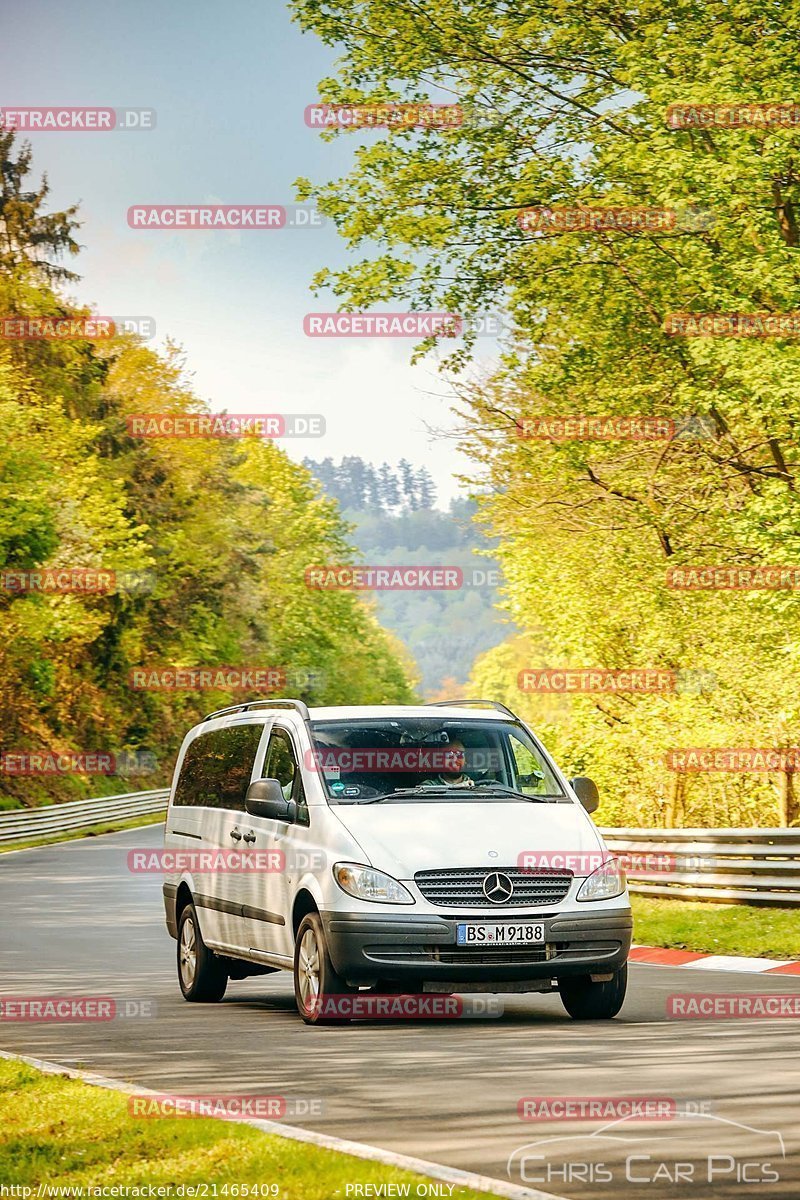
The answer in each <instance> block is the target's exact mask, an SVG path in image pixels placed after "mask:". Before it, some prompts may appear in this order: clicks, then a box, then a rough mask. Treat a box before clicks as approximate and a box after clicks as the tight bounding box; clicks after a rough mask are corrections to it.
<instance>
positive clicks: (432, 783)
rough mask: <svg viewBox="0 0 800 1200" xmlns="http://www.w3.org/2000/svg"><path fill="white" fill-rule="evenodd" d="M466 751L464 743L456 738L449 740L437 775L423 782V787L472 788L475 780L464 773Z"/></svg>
mask: <svg viewBox="0 0 800 1200" xmlns="http://www.w3.org/2000/svg"><path fill="white" fill-rule="evenodd" d="M466 761H467V752H466V750H465V749H464V743H463V742H462V741H459V740H458V739H457V738H456V739H454V740H453V741H452V742H450V743H449V744H448V746H447V748H446V750H445V752H444V764H443V766H442V768H441V770H440V772H439V774H438V775H434V776H433V777H432V778H430V779H426V780H424V782H423V787H425V786H426V785H427V786H428V787H451V788H474V787H475V780H474V779H470V777H469V775H465V774H464V764H465V762H466Z"/></svg>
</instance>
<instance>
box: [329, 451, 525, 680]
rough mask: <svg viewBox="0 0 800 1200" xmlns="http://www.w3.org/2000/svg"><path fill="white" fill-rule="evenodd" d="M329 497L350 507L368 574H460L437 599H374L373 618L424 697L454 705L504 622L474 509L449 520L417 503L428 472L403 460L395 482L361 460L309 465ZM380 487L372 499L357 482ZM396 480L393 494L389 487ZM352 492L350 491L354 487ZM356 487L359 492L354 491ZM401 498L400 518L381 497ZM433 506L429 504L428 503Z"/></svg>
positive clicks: (392, 595)
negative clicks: (399, 646)
mask: <svg viewBox="0 0 800 1200" xmlns="http://www.w3.org/2000/svg"><path fill="white" fill-rule="evenodd" d="M306 463H307V465H308V466H309V467H310V468H311V469H313V470H314V472H315V473H316V474H317V475H318V477H319V478H320V480H321V482H323V484H324V485H325V487H326V491H328V492H329V493H330V492H333V493H334V494H338V495H339V496H340V498H341V499H342V500H346V499H350V501H351V507H350V508H345V511H344V514H343V515H344V517H345V519H346V520H347V521H348V522H350V524H351V537H352V540H353V541H354V543H355V545H356V547H357V550H358V555H359V559H360V561H362V562H363V563H365V564H367V565H369V566H385V565H389V566H395V565H396V566H421V567H425V566H428V567H430V566H448V567H457V568H460V569H461V571H462V573H463V579H464V586H463V587H461V588H458V589H453V590H441V591H422V590H419V591H403V590H398V591H383V592H380V591H379V592H375V593H374V598H373V607H374V612H375V616H376V618H377V619H378V620H379V621H380V623H381V625H382V626H383V627H384V628H385V629H389V630H391V631H392V633H394V634H395V635H396V636H397V638H398V639H399V640H400V641H401V642H402V643H403V644H404V645H405V646H406V647H407V648H408V651H409V652H410V655H411V657H412V658H413V661H414V663H415V664H416V669H417V670H418V671H419V676H420V686H421V688H422V691H423V693H424V694H425V696H427V697H428V698H431V699H437V698H440V697H442V698H445V699H446V698H448V697H449V698H453V697H454V696H455V695H456V693H463V692H464V689H465V688H466V686H467V680H468V678H469V674H470V670H471V668H472V664H473V662H474V660H475V657H476V655H479V654H481V653H482V652H483V651H485V650H487V649H489V647H491V646H495V645H496V644H497V643H498V642H500V641H501V640H502V638H503V636H504V635H505V633H506V631H507V628H508V620H507V618H505V617H504V616H502V615H501V613H500V612H499V611H498V608H497V582H496V580H497V576H498V569H497V564H496V562H495V561H494V560H493V559H492V558H491V550H490V543H489V540H488V539H487V538H485V537H484V536H482V534H481V532H480V530H478V529H477V528H476V526H475V523H474V521H473V520H472V518H473V516H474V514H475V505H474V504H470V503H469V502H467V501H464V500H454V501H453V502H452V503H451V504H450V507H449V510H448V511H447V512H442V511H441V510H440V509H435V508H431V507H429V506H428V505H427V504H425V503H420V501H421V500H423V499H424V497H425V488H424V487H423V488H422V489H421V488H420V486H419V485H420V483H422V484H423V485H424V484H425V480H426V476H427V472H425V470H424V468H423V469H422V471H419V472H414V471H413V469H412V468H411V467H410V465H409V464H408V463H406V462H405V461H403V460H401V462H400V464H399V470H398V472H397V473H396V474H395V473H394V472H392V471H391V468H388V467H387V464H386V463H384V464H383V465H382V466H381V467H380V468H379V469H378V470H377V471H376V470H375V469H374V468H373V467H372V466H371V465H370V464H369V463H364V462H362V460H361V459H359V458H347V459H343V460H342V463H341V464H340V465H339V466H338V467H337V466H336V465H335V464H333V463H331V461H330V460H329V459H328V460H324V461H323V462H322V463H313V462H311V461H310V460H306ZM370 479H372V480H374V481H376V482H377V484H378V486H377V488H376V489H375V490H376V492H377V496H376V497H375V499H373V497H371V496H370V494H369V493H370V489H369V487H365V486H364V485H363V482H362V481H367V482H368V481H369V480H370ZM393 479H395V480H396V484H397V486H396V488H394V489H391V490H390V489H389V488H387V487H386V481H387V480H388V481H389V483H391V481H392V480H393ZM354 485H355V486H354ZM359 485H361V486H359ZM395 494H397V496H398V497H402V498H403V506H402V507H400V508H399V510H398V511H391V510H392V508H393V507H394V504H393V502H392V500H391V499H390V500H389V501H388V502H387V500H386V496H387V495H388V496H389V497H392V496H393V495H395ZM431 498H432V497H431Z"/></svg>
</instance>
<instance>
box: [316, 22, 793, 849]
mask: <svg viewBox="0 0 800 1200" xmlns="http://www.w3.org/2000/svg"><path fill="white" fill-rule="evenodd" d="M294 7H295V13H296V16H297V19H298V20H299V21H300V22H301V23H302V24H303V25H304V26H305V27H306V28H309V29H313V30H314V31H315V32H316V33H317V34H319V36H321V37H322V38H323V39H324V40H325V41H326V42H328V43H330V44H333V43H334V42H341V43H343V44H344V48H345V51H346V54H345V56H344V57H343V58H342V59H341V62H340V68H339V74H338V76H337V78H336V79H333V80H325V81H323V84H322V85H321V91H322V95H323V98H324V99H325V100H327V101H330V102H353V101H355V100H362V101H366V100H377V99H381V100H388V99H392V98H396V99H400V100H403V101H413V100H416V99H431V98H433V99H436V100H442V99H444V98H446V99H450V100H455V101H458V102H461V103H463V104H464V105H465V107H466V108H467V109H468V110H469V111H470V112H472V113H473V114H474V113H475V112H476V111H477V112H478V113H483V114H484V118H485V119H484V120H482V121H478V120H468V121H465V122H464V123H463V125H461V126H460V127H457V128H455V129H451V130H448V131H446V132H442V131H426V132H422V133H420V132H418V131H414V130H408V129H402V130H401V129H393V130H391V131H390V132H382V133H379V134H376V133H375V132H370V133H363V134H355V135H353V136H355V137H356V138H357V139H358V140H359V142H360V143H361V144H360V145H359V147H358V149H357V150H356V155H355V164H354V166H353V169H352V170H351V172H350V173H349V175H348V176H347V177H346V178H345V179H343V180H339V181H336V182H333V183H329V184H325V185H321V186H320V185H312V184H309V183H308V182H305V183H302V184H301V187H302V189H303V191H304V193H305V194H308V195H314V196H315V198H316V200H317V202H318V203H319V204H320V206H321V207H322V208H323V209H324V211H326V212H327V213H329V214H330V215H331V216H332V217H333V218H334V220H335V221H336V222H337V225H338V228H339V230H340V232H341V234H342V235H343V237H344V238H345V239H346V240H347V242H348V244H349V246H350V247H351V248H352V249H353V250H354V251H358V250H359V249H362V250H363V251H364V252H366V253H367V255H368V257H367V259H366V260H365V261H358V259H357V258H355V256H354V259H353V261H352V262H351V265H349V266H347V267H345V268H344V269H343V270H342V271H339V272H338V273H336V274H334V275H328V276H326V277H324V278H323V277H320V279H319V282H320V283H329V284H330V285H331V286H332V288H333V291H334V294H335V295H337V296H338V297H339V299H340V302H341V304H342V306H343V307H356V306H358V307H361V306H364V307H369V306H371V305H374V304H378V303H381V302H383V301H385V300H391V301H392V302H393V303H395V304H396V303H397V302H398V301H400V302H405V303H408V304H409V305H410V306H412V307H414V308H425V309H432V310H436V311H441V310H448V311H451V312H456V313H460V314H461V315H463V316H465V317H469V316H471V315H474V314H478V313H480V312H482V311H486V310H487V309H489V310H491V309H492V308H502V309H503V310H504V311H505V312H507V314H508V316H509V321H510V325H511V333H510V334H509V336H508V338H507V339H506V342H505V346H504V354H503V357H502V360H501V362H500V363H499V365H498V366H497V368H496V370H494V371H493V372H491V373H490V375H489V376H488V378H485V379H483V380H479V381H475V380H472V381H470V382H469V383H468V384H466V385H461V386H460V388H459V392H460V397H461V402H462V403H461V411H462V415H463V418H464V449H465V451H466V452H467V453H468V454H469V455H470V456H471V457H472V459H473V461H474V463H475V469H476V476H477V479H478V480H479V482H480V485H481V493H482V495H483V496H484V500H483V503H482V516H483V518H484V519H485V520H486V522H487V523H488V526H489V528H490V530H491V532H492V533H493V534H494V535H495V536H496V537H498V538H499V544H498V548H497V556H498V559H499V561H500V563H501V565H502V568H503V572H504V575H505V577H506V579H507V587H506V592H505V594H506V600H507V603H508V605H509V608H510V611H511V614H512V616H513V618H514V620H515V621H516V622H517V624H518V625H519V626H520V627H521V628H522V629H523V630H525V631H526V632H527V634H528V637H529V640H528V646H527V651H526V653H528V654H530V655H532V658H531V659H529V660H528V661H524V660H523V658H522V657H521V651H520V646H519V644H517V643H515V644H513V645H512V646H511V647H510V651H507V650H506V649H494V650H490V651H489V653H488V656H487V657H486V658H485V659H484V660H483V662H482V663H480V664H479V665H478V668H477V670H476V673H475V680H476V687H477V690H485V687H483V686H481V684H482V681H484V682H486V681H487V679H488V678H492V679H494V680H495V681H496V683H497V687H498V688H499V692H498V693H496V694H500V696H501V698H503V697H505V698H507V699H510V698H513V699H514V700H515V702H516V704H517V706H521V707H522V708H523V709H525V710H526V711H528V712H529V713H530V714H531V715H532V716H533V717H536V716H537V715H539V716H542V717H543V719H545V723H546V725H547V729H548V731H549V732H548V739H549V741H550V743H551V745H552V748H553V749H554V750H555V751H556V752H557V753H558V754H559V755H560V756H561V757H562V758H563V759H564V760H565V762H566V764H567V765H568V766H570V767H572V768H574V769H576V770H577V769H578V768H580V769H581V770H584V771H587V772H591V773H592V774H593V775H596V776H597V779H598V782H599V783H600V784H601V786H602V788H603V791H604V795H605V801H604V807H603V809H602V810H601V812H602V814H603V816H604V818H605V819H607V820H609V821H612V820H618V821H622V822H625V823H628V822H630V823H637V822H641V823H644V824H652V823H654V822H655V823H667V824H672V823H674V822H678V823H680V822H686V823H689V824H751V823H764V824H768V825H772V824H777V823H797V822H798V820H800V808H798V804H797V801H796V798H795V796H794V794H793V780H792V773H791V772H789V773H786V772H780V773H776V774H774V775H766V774H762V775H757V774H744V775H742V774H739V775H734V774H723V775H719V774H716V775H715V774H705V775H699V776H697V775H686V776H684V775H677V774H676V773H675V772H670V771H669V770H668V769H667V767H666V765H665V762H664V754H665V753H666V751H668V750H669V749H671V748H681V747H685V746H706V745H707V746H745V747H761V746H764V747H797V745H798V733H797V731H798V728H799V727H800V699H798V689H797V685H796V680H797V669H798V649H799V648H800V628H799V627H798V617H799V616H800V610H799V609H798V604H800V601H799V600H798V597H797V593H796V591H794V592H792V591H782V592H761V593H746V592H736V593H724V592H711V593H691V592H684V593H682V592H676V591H672V590H670V589H669V588H668V587H667V586H666V571H667V568H668V567H670V566H676V565H678V566H680V565H683V564H692V565H700V564H705V563H718V564H728V563H736V564H742V565H757V564H775V565H779V564H791V563H796V562H798V561H800V558H799V556H800V509H799V508H798V492H797V476H798V468H800V451H799V450H798V437H797V432H798V427H800V404H799V403H798V402H799V401H800V345H798V342H797V340H796V339H792V338H788V337H782V338H781V337H767V338H764V339H758V338H756V339H747V338H742V339H735V338H710V337H699V338H687V337H685V336H676V335H674V334H670V333H668V332H667V330H666V328H665V318H667V317H668V315H669V314H670V313H674V312H681V311H689V312H696V313H699V312H707V311H708V312H713V311H722V312H726V313H735V312H744V313H759V312H771V313H790V312H793V311H795V310H797V309H798V299H799V297H800V260H798V250H799V249H800V227H799V226H798V217H797V211H798V204H800V174H798V171H797V162H798V153H799V152H800V127H798V126H789V127H781V126H771V127H770V126H767V127H765V126H764V125H763V124H762V125H758V124H753V125H750V126H749V127H741V126H740V127H738V128H731V129H726V128H720V127H714V128H683V129H681V128H671V127H670V125H669V124H668V122H667V119H666V117H667V108H668V106H669V105H670V104H677V103H693V104H715V103H716V104H718V103H721V102H725V101H736V102H759V101H760V102H771V101H774V100H775V98H776V97H791V96H795V95H796V94H797V91H798V83H799V82H800V80H799V79H798V65H797V52H796V51H797V35H798V29H799V26H798V14H797V12H796V11H795V10H791V11H790V10H788V9H785V8H783V9H780V11H779V10H778V9H777V8H775V7H771V8H770V7H767V8H765V7H764V6H763V5H760V4H756V3H755V2H754V0H742V2H741V3H737V4H736V5H735V6H731V5H730V4H728V3H726V2H725V0H712V2H711V3H706V4H702V5H700V4H696V3H688V4H684V5H681V6H680V7H679V8H678V9H676V10H674V11H673V12H671V13H670V15H669V19H668V20H667V19H665V16H664V11H663V8H659V7H657V6H655V5H653V4H647V3H646V4H644V5H643V6H642V5H639V6H637V8H636V10H635V12H634V11H631V12H620V11H617V10H614V11H612V10H610V9H605V8H602V7H601V8H598V7H597V5H595V4H590V3H587V0H567V2H566V3H563V4H558V5H556V6H553V5H551V4H543V3H539V0H523V3H521V4H516V5H514V6H513V7H508V6H505V5H498V4H496V3H495V2H494V0H467V2H466V3H464V2H462V0H458V2H456V0H443V3H441V4H439V5H437V9H436V14H435V16H434V15H433V14H431V13H430V12H428V10H427V9H426V8H425V7H424V6H420V5H417V4H416V3H412V2H411V0H392V2H391V3H389V0H366V2H365V3H364V4H362V5H359V7H358V9H357V10H356V11H353V10H352V7H351V6H350V5H348V4H346V3H344V0H328V2H326V3H324V4H321V3H318V2H317V0H295V5H294ZM444 93H447V94H446V95H445V94H444ZM336 136H339V135H338V134H337V135H336ZM342 136H350V135H349V134H343V135H342ZM532 205H544V206H565V207H571V208H575V207H594V208H597V207H606V208H608V207H614V208H631V207H635V208H642V207H646V208H650V209H659V210H664V209H666V210H668V211H670V212H672V213H674V214H676V219H675V222H674V224H672V225H670V226H665V227H663V228H661V229H656V230H648V231H637V232H630V231H628V232H625V231H604V232H598V231H586V230H583V231H576V232H569V233H559V232H555V231H553V230H547V231H544V232H537V233H530V232H524V231H523V230H522V229H520V227H519V226H518V224H517V222H516V219H515V218H516V214H517V211H518V209H519V208H521V207H525V206H532ZM422 349H425V347H423V348H422ZM470 353H471V344H470V340H469V338H467V339H465V340H464V341H463V342H462V343H460V344H459V345H458V346H457V347H456V350H455V353H453V354H451V355H450V356H449V358H448V359H446V360H445V362H446V363H447V365H449V366H450V367H451V368H454V369H459V368H460V367H462V366H463V365H465V363H466V362H467V361H468V359H469V356H470ZM581 415H594V416H611V417H631V416H634V417H643V416H656V417H659V418H666V419H669V420H672V421H673V422H674V423H675V425H674V435H673V436H671V437H670V438H669V439H667V440H662V441H635V440H627V441H626V440H624V439H621V438H617V439H615V440H608V441H599V440H594V441H579V440H573V441H566V442H542V441H526V440H524V439H521V438H520V437H519V436H517V430H518V425H519V422H521V421H523V420H524V419H525V418H530V417H566V416H581ZM545 655H546V657H544V656H545ZM536 666H553V667H555V666H575V667H593V666H600V667H608V668H624V667H659V668H663V669H666V670H674V671H677V672H687V671H695V672H713V674H714V676H715V686H714V687H713V688H710V689H707V690H704V691H702V692H699V693H697V692H694V693H693V692H691V691H683V692H680V693H678V694H675V695H672V696H649V695H643V696H642V695H609V696H588V695H582V696H575V697H570V698H569V699H567V700H564V701H563V703H561V704H554V703H553V701H552V700H551V699H548V701H547V704H546V709H547V711H546V712H545V713H541V712H540V711H539V710H540V706H541V704H542V701H541V698H537V697H529V696H527V695H522V696H521V695H520V694H519V692H518V691H517V690H516V672H517V670H518V669H519V668H521V667H536ZM506 668H510V669H511V674H510V675H509V677H507V678H505V681H504V683H503V682H502V681H501V680H500V679H499V675H501V674H502V671H503V670H504V669H506Z"/></svg>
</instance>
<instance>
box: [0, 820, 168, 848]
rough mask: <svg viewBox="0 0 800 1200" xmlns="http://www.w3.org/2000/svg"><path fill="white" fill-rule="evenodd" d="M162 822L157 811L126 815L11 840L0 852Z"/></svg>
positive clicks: (53, 843) (72, 840)
mask: <svg viewBox="0 0 800 1200" xmlns="http://www.w3.org/2000/svg"><path fill="white" fill-rule="evenodd" d="M156 824H163V820H159V816H158V813H147V814H146V815H144V816H141V817H128V818H127V819H126V820H124V821H102V822H99V823H98V824H97V825H93V826H92V827H91V828H88V829H87V828H83V829H68V830H66V831H65V832H64V833H53V834H50V836H49V837H37V838H29V839H28V840H27V841H25V842H12V843H11V844H10V845H2V846H0V854H3V853H5V852H7V851H9V850H30V849H31V848H32V847H33V846H52V845H55V843H56V842H74V841H75V840H76V839H77V838H86V837H99V835H100V834H101V833H118V832H119V831H120V830H121V829H139V828H140V827H141V826H142V825H156Z"/></svg>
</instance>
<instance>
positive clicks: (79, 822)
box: [0, 788, 169, 844]
mask: <svg viewBox="0 0 800 1200" xmlns="http://www.w3.org/2000/svg"><path fill="white" fill-rule="evenodd" d="M168 799H169V788H157V789H155V790H154V791H151V792H128V793H126V794H125V795H123V796H102V797H101V798H100V799H98V800H70V801H69V802H68V803H67V804H48V805H46V806H44V807H40V808H15V809H13V810H12V811H11V812H4V813H0V844H8V843H13V842H26V841H28V840H30V839H31V838H39V837H48V836H50V835H55V834H59V833H66V832H68V831H69V830H73V829H78V830H80V829H91V827H92V826H93V825H101V824H103V823H104V822H105V821H111V820H113V821H122V820H126V819H127V818H128V817H140V816H146V815H147V814H149V813H159V812H163V811H164V810H165V809H166V807H167V800H168Z"/></svg>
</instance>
